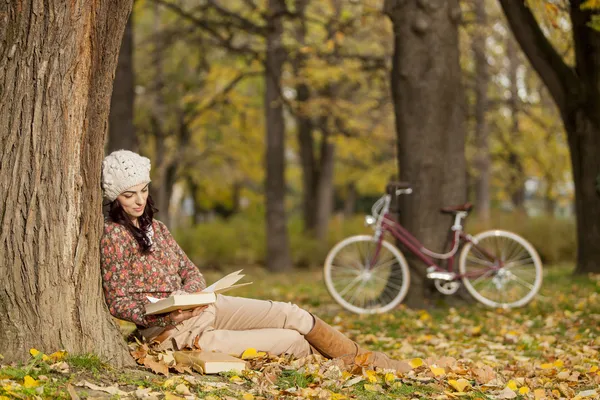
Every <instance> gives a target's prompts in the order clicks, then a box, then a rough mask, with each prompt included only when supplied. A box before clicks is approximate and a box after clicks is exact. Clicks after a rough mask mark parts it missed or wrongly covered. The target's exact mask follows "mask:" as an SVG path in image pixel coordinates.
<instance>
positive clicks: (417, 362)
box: [408, 358, 423, 368]
mask: <svg viewBox="0 0 600 400" xmlns="http://www.w3.org/2000/svg"><path fill="white" fill-rule="evenodd" d="M408 364H409V365H410V366H411V367H412V368H418V367H420V366H421V365H423V360H422V359H420V358H413V359H412V360H410V361H409V362H408Z"/></svg>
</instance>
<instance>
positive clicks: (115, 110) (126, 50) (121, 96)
mask: <svg viewBox="0 0 600 400" xmlns="http://www.w3.org/2000/svg"><path fill="white" fill-rule="evenodd" d="M134 99H135V91H134V79H133V15H130V16H129V20H128V22H127V25H126V26H125V32H124V33H123V41H122V42H121V50H120V51H119V62H118V63H117V71H116V73H115V81H114V85H113V92H112V97H111V99H110V116H109V119H108V141H107V152H108V153H110V152H112V151H114V150H120V149H126V150H131V151H138V141H137V137H136V136H135V128H134V126H133V103H134Z"/></svg>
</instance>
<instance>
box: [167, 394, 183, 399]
mask: <svg viewBox="0 0 600 400" xmlns="http://www.w3.org/2000/svg"><path fill="white" fill-rule="evenodd" d="M165 400H185V397H180V396H177V395H176V394H173V393H169V392H166V393H165Z"/></svg>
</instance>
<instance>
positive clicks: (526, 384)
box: [0, 268, 600, 400]
mask: <svg viewBox="0 0 600 400" xmlns="http://www.w3.org/2000/svg"><path fill="white" fill-rule="evenodd" d="M551 272H552V273H553V274H554V275H556V276H554V279H552V278H553V277H552V274H551V276H550V279H548V280H547V281H548V282H547V283H545V286H544V287H543V290H545V291H548V292H549V293H553V294H554V295H552V296H540V298H538V299H536V300H534V302H532V303H531V304H530V305H528V306H527V307H524V308H521V309H514V310H493V309H487V308H484V307H482V306H479V305H476V304H473V305H465V306H461V307H460V308H443V307H440V308H438V309H434V310H430V311H425V310H411V309H408V308H406V307H403V306H401V307H400V308H399V309H397V310H395V311H394V312H390V313H387V314H383V315H377V316H358V315H350V314H345V313H342V312H341V311H340V310H339V308H337V307H336V306H335V304H333V302H332V301H331V300H330V299H329V298H328V297H327V294H326V292H324V291H321V292H319V289H318V288H317V289H314V290H315V293H313V294H312V296H311V297H312V298H314V297H315V296H319V298H320V304H319V305H318V306H316V307H315V306H313V307H310V306H305V307H306V308H308V309H309V311H311V312H315V313H317V314H318V315H320V316H323V317H325V318H326V319H327V320H329V321H330V322H331V323H332V325H334V326H335V327H337V328H338V329H340V330H341V331H343V332H344V333H346V334H347V335H348V336H350V337H351V338H353V339H355V340H356V341H357V342H358V343H360V344H361V345H362V346H363V347H365V348H369V349H372V350H378V351H384V352H386V353H387V354H389V355H390V356H392V357H394V358H396V359H400V360H405V361H406V362H407V363H408V364H409V365H410V367H411V370H410V371H408V372H406V373H397V372H395V371H385V370H376V369H373V368H371V367H369V366H368V365H363V361H364V360H362V359H360V358H358V359H357V360H356V364H357V365H355V366H354V367H353V368H346V367H344V365H343V363H342V362H341V361H340V360H335V359H334V360H327V359H325V358H323V357H321V356H319V355H310V356H308V357H304V358H301V359H294V358H293V357H291V356H274V355H271V354H267V353H264V352H259V351H256V349H247V350H246V351H245V352H244V354H243V355H242V358H244V359H245V360H246V362H247V365H248V367H249V368H248V369H247V370H245V371H242V372H239V373H237V372H230V373H223V374H220V375H217V376H210V375H201V374H198V373H196V372H195V371H193V370H192V369H191V368H189V366H182V365H177V363H176V362H175V360H174V358H173V355H172V353H171V352H164V351H163V352H160V351H156V350H155V349H154V348H153V347H152V346H149V345H148V344H145V343H140V342H137V341H134V342H132V343H130V344H129V345H130V350H131V354H132V356H133V358H134V359H135V360H136V361H137V362H138V364H139V365H140V370H138V371H136V372H137V373H136V374H133V373H132V372H131V371H114V370H111V369H110V368H108V367H106V368H107V369H106V370H105V371H103V373H100V374H98V373H96V372H90V371H87V370H85V369H83V370H81V369H79V370H78V368H77V367H75V366H74V365H71V364H70V363H69V355H68V354H66V353H65V352H54V353H52V354H49V355H46V354H44V353H43V352H42V351H41V350H37V349H32V350H31V357H32V359H31V361H30V362H29V363H28V364H26V365H22V366H16V365H2V364H1V362H2V361H1V359H0V400H5V399H8V398H55V397H63V398H101V397H102V396H105V397H106V398H110V397H111V396H112V398H132V399H195V398H204V399H209V400H210V399H247V400H254V399H256V400H259V399H286V398H289V399H353V398H356V399H363V398H365V399H387V398H402V399H404V398H405V399H420V398H422V399H429V398H432V399H457V398H461V399H517V398H521V399H597V398H600V362H599V361H598V360H599V359H600V335H598V333H599V329H600V328H599V327H600V278H599V276H590V277H589V278H587V279H582V278H579V279H578V280H577V281H574V280H573V279H575V278H572V277H571V275H569V274H568V273H567V270H566V269H565V268H562V269H560V268H556V270H555V271H551ZM314 275H315V272H314V271H313V272H311V271H309V272H306V271H304V272H299V273H297V274H294V281H295V282H300V286H302V282H314V280H315V276H314ZM279 285H280V286H279V289H278V290H279V292H280V293H288V294H289V293H290V291H292V290H293V289H294V287H298V286H299V285H298V284H296V285H291V284H290V285H289V286H285V285H286V283H285V282H284V283H280V284H279ZM261 286H262V285H261ZM282 286H284V287H285V288H286V290H288V292H285V291H284V290H282V289H281V288H282ZM307 286H312V287H313V288H314V286H315V285H314V284H313V285H308V284H307ZM307 286H304V287H307ZM264 287H267V288H274V287H277V283H273V284H271V285H264ZM249 295H250V296H252V297H258V298H261V297H262V298H270V297H272V296H271V295H270V293H262V294H261V293H251V294H249ZM282 300H285V301H288V300H291V298H290V299H282ZM301 305H302V304H301ZM332 310H333V312H332ZM140 374H141V375H140ZM90 393H91V394H90Z"/></svg>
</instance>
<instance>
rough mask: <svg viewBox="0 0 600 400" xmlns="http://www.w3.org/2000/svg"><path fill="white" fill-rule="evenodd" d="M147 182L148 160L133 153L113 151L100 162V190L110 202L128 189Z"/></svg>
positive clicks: (148, 173) (148, 172)
mask: <svg viewBox="0 0 600 400" xmlns="http://www.w3.org/2000/svg"><path fill="white" fill-rule="evenodd" d="M148 182H150V159H148V158H146V157H142V156H140V155H139V154H137V153H134V152H133V151H129V150H117V151H113V152H112V153H110V154H109V155H107V156H106V157H105V158H104V161H103V162H102V190H103V191H104V197H106V198H107V199H108V200H110V201H114V200H115V199H116V198H117V196H118V195H120V194H121V193H123V192H124V191H125V190H127V189H129V188H130V187H132V186H135V185H139V184H140V183H148Z"/></svg>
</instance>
